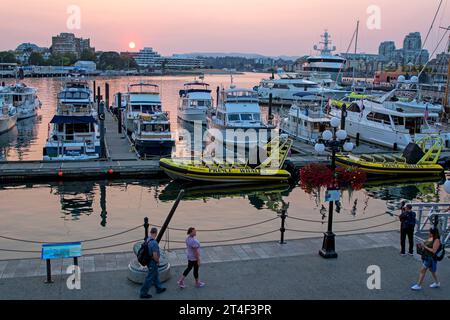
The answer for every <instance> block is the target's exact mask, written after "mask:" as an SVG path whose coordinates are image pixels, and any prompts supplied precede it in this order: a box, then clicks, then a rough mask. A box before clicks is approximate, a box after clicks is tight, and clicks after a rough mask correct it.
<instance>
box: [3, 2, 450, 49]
mask: <svg viewBox="0 0 450 320" xmlns="http://www.w3.org/2000/svg"><path fill="white" fill-rule="evenodd" d="M449 1H450V0H444V1H443V4H442V9H441V11H440V14H439V16H438V18H437V20H436V25H435V27H438V26H448V25H450V3H447V2H449ZM1 3H2V20H1V23H0V34H1V36H0V39H1V41H0V50H8V49H15V48H16V47H17V45H18V44H20V43H23V42H33V43H36V44H38V45H40V46H46V47H48V46H50V44H51V36H52V35H56V34H58V33H60V32H73V33H75V34H76V35H77V36H81V37H84V38H91V44H92V45H93V46H94V47H95V48H96V49H97V50H116V51H126V50H129V48H128V47H129V43H130V42H135V43H136V50H137V49H140V48H142V47H144V46H150V47H153V48H155V50H157V51H158V52H160V53H161V54H164V55H170V54H172V53H188V52H243V53H260V54H265V55H303V54H310V53H313V51H312V47H313V45H314V44H316V43H317V42H318V41H319V40H320V34H321V33H322V32H323V31H324V29H328V30H329V32H330V34H331V35H332V38H333V41H334V44H335V45H336V46H337V48H338V51H339V52H345V51H346V50H347V46H348V44H349V42H350V39H351V37H352V33H353V31H354V29H355V27H356V21H357V20H358V19H359V20H361V29H360V37H359V45H358V50H359V51H361V52H367V53H372V52H373V53H374V52H376V51H377V49H378V45H379V43H380V42H381V41H384V40H394V41H396V44H397V47H401V46H402V41H403V38H404V36H405V35H406V34H407V33H409V32H412V31H420V32H421V33H422V37H423V38H424V37H425V35H426V33H427V31H428V29H429V27H430V24H431V21H432V19H433V16H434V14H435V11H436V9H437V6H438V4H439V0H408V1H407V0H340V1H339V0H127V1H116V0H71V1H67V0H38V1H35V0H1ZM70 5H77V6H78V7H79V8H80V10H81V15H80V18H81V19H80V21H81V26H80V29H75V30H70V29H69V28H68V27H67V20H68V18H69V14H68V13H67V8H68V7H69V6H70ZM371 5H376V6H378V7H379V8H380V10H381V15H380V19H381V20H380V23H381V29H380V30H376V29H375V30H369V29H368V28H367V25H366V22H367V20H368V19H369V18H370V17H369V14H368V13H367V8H368V7H369V6H371ZM442 34H443V31H442V30H441V31H439V30H437V29H434V30H433V32H432V33H431V36H430V39H429V41H428V43H427V45H426V48H427V49H429V50H430V51H432V50H433V49H434V47H435V46H436V44H437V43H438V40H439V38H440V37H441V36H442ZM444 42H445V43H446V42H447V41H444ZM445 43H442V46H441V48H440V50H439V51H442V50H443V48H444V47H445ZM352 50H353V49H352Z"/></svg>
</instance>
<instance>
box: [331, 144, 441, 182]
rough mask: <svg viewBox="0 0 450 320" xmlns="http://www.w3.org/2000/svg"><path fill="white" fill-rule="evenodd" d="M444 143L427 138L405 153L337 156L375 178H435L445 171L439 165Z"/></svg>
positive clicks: (407, 149)
mask: <svg viewBox="0 0 450 320" xmlns="http://www.w3.org/2000/svg"><path fill="white" fill-rule="evenodd" d="M443 145H444V141H443V139H442V138H441V137H438V136H427V137H424V138H422V139H420V140H418V141H417V142H416V143H410V144H409V145H408V146H407V147H406V148H405V150H404V152H403V153H402V154H362V155H353V154H348V155H343V154H339V155H337V156H336V164H337V165H338V166H342V167H357V168H359V169H361V170H363V171H365V172H367V173H368V174H371V175H386V176H409V177H413V176H433V175H440V174H442V172H443V171H444V168H443V167H442V166H441V165H439V164H438V160H439V156H440V154H441V151H442V147H443Z"/></svg>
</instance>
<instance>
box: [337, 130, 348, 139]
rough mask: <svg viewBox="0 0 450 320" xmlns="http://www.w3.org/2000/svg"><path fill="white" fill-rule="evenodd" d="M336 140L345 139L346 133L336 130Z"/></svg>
mask: <svg viewBox="0 0 450 320" xmlns="http://www.w3.org/2000/svg"><path fill="white" fill-rule="evenodd" d="M336 138H338V139H339V140H345V139H347V131H345V130H338V131H337V132H336Z"/></svg>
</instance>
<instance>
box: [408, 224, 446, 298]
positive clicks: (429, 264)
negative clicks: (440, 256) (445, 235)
mask: <svg viewBox="0 0 450 320" xmlns="http://www.w3.org/2000/svg"><path fill="white" fill-rule="evenodd" d="M417 246H418V251H421V252H422V268H420V274H419V281H418V282H417V284H415V285H414V286H412V287H411V289H412V290H421V289H422V283H423V280H424V279H425V274H426V273H427V270H430V272H431V275H432V276H433V279H434V282H433V283H432V284H431V285H430V288H439V287H440V286H441V284H440V282H439V280H438V278H437V275H436V270H437V261H436V259H435V258H434V255H435V254H436V252H437V251H438V250H439V248H440V246H441V240H440V235H439V230H438V229H437V228H436V227H432V228H431V229H430V234H429V237H428V239H427V240H426V241H425V242H424V243H423V244H418V245H417Z"/></svg>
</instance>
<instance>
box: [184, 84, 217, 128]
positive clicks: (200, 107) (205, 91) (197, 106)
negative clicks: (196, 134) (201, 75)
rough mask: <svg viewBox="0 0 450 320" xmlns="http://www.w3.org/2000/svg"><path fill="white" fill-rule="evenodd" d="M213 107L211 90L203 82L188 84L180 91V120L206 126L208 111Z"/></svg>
mask: <svg viewBox="0 0 450 320" xmlns="http://www.w3.org/2000/svg"><path fill="white" fill-rule="evenodd" d="M211 107H212V97H211V89H210V88H209V84H207V83H205V82H203V81H193V82H188V83H186V84H185V85H184V89H183V90H180V101H179V105H178V118H180V119H181V120H184V121H187V122H200V123H202V124H205V125H206V122H207V121H206V118H207V112H208V109H209V108H211Z"/></svg>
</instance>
